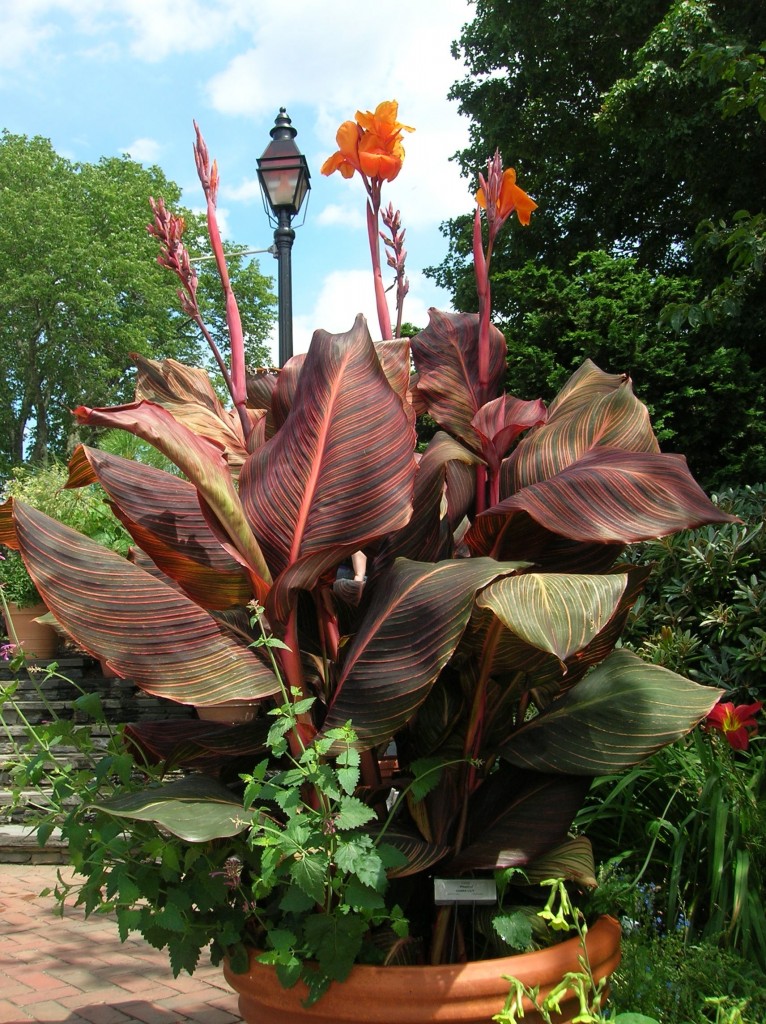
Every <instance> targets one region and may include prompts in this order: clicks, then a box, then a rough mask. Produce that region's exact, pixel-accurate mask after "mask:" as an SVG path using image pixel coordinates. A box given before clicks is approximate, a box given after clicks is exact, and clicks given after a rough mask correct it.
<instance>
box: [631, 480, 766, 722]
mask: <svg viewBox="0 0 766 1024" xmlns="http://www.w3.org/2000/svg"><path fill="white" fill-rule="evenodd" d="M713 500H714V501H715V502H716V503H717V504H718V505H719V507H721V508H723V509H726V510H727V511H728V512H730V513H732V514H733V515H736V516H738V517H739V518H740V519H741V520H742V522H741V523H727V524H724V525H722V526H718V527H704V528H702V529H700V530H694V531H687V532H684V533H679V534H676V535H675V536H673V537H665V538H663V539H661V540H657V541H650V542H648V543H647V544H644V545H642V546H641V547H640V548H637V549H636V550H635V552H634V554H633V555H632V556H631V557H633V558H635V559H636V560H637V561H639V562H643V563H644V564H650V565H652V568H653V572H652V575H651V577H650V579H649V582H648V584H647V587H646V589H645V591H644V593H643V594H642V596H641V597H640V598H639V600H638V601H637V602H636V605H635V606H634V613H633V615H632V617H631V619H630V620H629V621H628V624H627V627H626V630H625V633H624V638H623V639H624V643H626V644H627V645H628V646H630V647H632V648H633V649H634V650H636V651H638V652H639V653H640V654H642V655H643V656H644V657H646V658H647V659H649V660H651V661H653V662H655V663H656V664H660V665H664V666H665V667H666V668H671V669H673V671H676V672H682V673H684V674H688V675H689V676H691V677H692V678H693V679H697V680H698V681H699V682H702V683H706V684H708V685H713V686H720V687H723V688H724V689H725V690H727V691H728V696H727V698H726V699H728V700H732V701H734V702H735V703H752V702H753V701H756V700H763V699H764V698H766V632H765V631H764V623H766V485H763V484H761V485H754V486H745V487H738V488H727V489H725V490H722V491H720V492H719V493H718V494H714V495H713Z"/></svg>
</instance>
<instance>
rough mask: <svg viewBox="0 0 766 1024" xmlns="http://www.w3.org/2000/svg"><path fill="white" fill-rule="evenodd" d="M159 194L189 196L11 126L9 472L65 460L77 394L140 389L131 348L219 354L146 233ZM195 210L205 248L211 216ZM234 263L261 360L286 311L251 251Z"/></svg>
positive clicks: (2, 282)
mask: <svg viewBox="0 0 766 1024" xmlns="http://www.w3.org/2000/svg"><path fill="white" fill-rule="evenodd" d="M150 196H155V197H159V196H162V197H163V198H164V199H165V201H166V203H167V204H168V205H169V206H171V207H174V208H178V202H179V199H180V189H179V188H178V186H177V185H175V184H174V183H173V182H172V181H169V180H168V179H167V178H166V177H165V175H164V174H163V173H162V171H161V170H160V169H159V168H158V167H151V168H145V167H143V166H142V165H141V164H138V163H136V162H134V161H133V160H130V159H129V158H127V157H120V158H106V157H105V158H103V159H101V160H100V161H99V162H98V163H96V164H87V163H79V164H78V163H72V162H71V161H69V160H67V159H65V158H64V157H62V156H60V155H59V154H57V153H56V152H55V151H54V149H53V148H52V146H51V143H50V142H49V141H48V140H47V139H44V138H41V137H34V138H29V137H27V136H23V135H13V134H11V133H9V132H7V131H5V132H3V134H2V137H1V138H0V197H2V201H1V204H0V209H1V212H2V216H0V371H1V372H2V375H3V380H4V381H5V388H6V399H5V401H4V402H3V403H2V407H1V408H0V428H1V429H0V475H4V474H5V473H6V472H7V470H8V468H9V467H10V466H11V465H13V464H18V463H20V462H22V461H25V460H29V461H34V462H40V461H45V460H46V459H47V458H48V457H49V456H56V457H59V458H64V457H65V456H66V454H67V451H68V449H69V448H70V447H71V441H72V437H71V434H72V429H73V428H72V418H71V415H70V410H71V409H73V408H75V407H76V406H77V405H80V404H84V403H85V404H88V405H108V404H112V403H114V402H119V401H125V400H130V398H131V397H132V374H131V372H130V368H131V365H132V364H131V358H130V353H132V352H139V353H141V354H143V355H149V356H152V357H155V358H166V357H172V358H176V359H180V360H183V361H186V362H190V363H192V364H195V365H201V364H205V365H206V364H207V362H208V356H207V351H206V348H205V347H204V346H203V343H202V340H201V338H200V337H198V334H197V331H196V328H195V327H194V325H193V324H191V323H190V322H189V321H188V319H187V318H186V317H185V316H184V315H183V314H182V313H181V312H180V311H179V307H178V299H177V295H176V282H175V279H174V278H173V276H172V275H171V274H170V273H169V272H168V271H167V270H165V269H163V268H162V267H159V266H158V265H157V262H156V258H157V253H158V248H157V244H156V242H155V240H154V239H152V238H151V237H150V236H149V234H148V233H147V231H146V225H147V223H148V222H149V220H150V219H151V209H150V207H149V197H150ZM184 217H185V219H186V220H187V222H188V231H189V236H190V239H189V243H188V244H189V248H190V250H191V251H192V252H195V249H196V247H197V246H200V247H202V246H203V239H204V235H203V231H202V225H201V219H200V218H199V217H197V216H195V215H193V214H190V213H188V212H184ZM196 251H198V252H201V253H206V252H207V251H208V250H207V249H206V248H200V249H197V250H196ZM195 254H196V253H195ZM201 267H204V269H202V270H201V271H200V292H201V295H202V297H203V303H204V305H205V307H206V310H205V311H206V312H207V314H208V317H209V320H210V323H211V327H212V329H213V332H214V334H216V335H217V337H218V340H219V341H221V342H223V340H224V339H223V337H222V331H221V327H222V313H221V311H222V309H223V303H222V300H221V298H220V296H219V294H218V293H217V292H216V290H215V284H214V282H213V281H212V277H213V272H212V269H210V265H209V264H207V265H205V264H201ZM231 269H232V281H233V283H234V287H235V291H236V292H237V294H238V297H239V298H240V301H241V305H242V314H243V324H244V328H245V332H246V334H247V337H248V339H249V345H250V350H249V358H250V359H251V361H252V362H254V363H261V362H263V361H265V360H266V359H267V358H268V350H267V349H266V348H265V345H264V343H265V341H266V338H267V336H268V333H269V330H270V327H271V324H272V322H273V319H274V303H275V300H274V296H273V295H272V293H271V291H270V287H271V282H270V280H269V279H268V278H265V277H263V276H262V275H261V274H260V273H259V271H258V269H257V267H256V266H255V265H253V264H246V263H245V262H244V260H243V259H242V258H241V257H237V256H233V257H232V267H231ZM219 290H220V289H219Z"/></svg>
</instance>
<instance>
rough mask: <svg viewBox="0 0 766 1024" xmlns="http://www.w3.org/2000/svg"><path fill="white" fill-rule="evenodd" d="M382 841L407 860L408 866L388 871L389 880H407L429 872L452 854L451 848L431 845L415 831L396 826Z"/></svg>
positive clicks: (441, 844)
mask: <svg viewBox="0 0 766 1024" xmlns="http://www.w3.org/2000/svg"><path fill="white" fill-rule="evenodd" d="M381 841H382V842H384V843H388V844H389V845H390V846H393V847H394V849H396V850H398V851H399V853H401V854H402V855H403V856H404V857H406V858H407V862H406V864H400V865H397V866H396V867H393V868H389V869H388V871H387V872H386V874H387V875H388V877H389V878H406V877H407V875H417V874H420V873H421V872H423V871H428V870H429V869H430V868H432V867H433V866H434V864H438V863H439V861H441V860H444V858H445V857H446V856H447V854H448V853H449V852H450V848H449V846H447V845H445V844H443V843H429V842H427V841H426V840H425V839H424V838H423V837H422V836H421V835H419V834H418V833H417V832H416V831H415V830H414V829H406V828H404V827H403V826H402V825H396V824H395V825H392V826H391V827H390V828H387V829H386V831H385V832H384V833H383V838H382V840H381Z"/></svg>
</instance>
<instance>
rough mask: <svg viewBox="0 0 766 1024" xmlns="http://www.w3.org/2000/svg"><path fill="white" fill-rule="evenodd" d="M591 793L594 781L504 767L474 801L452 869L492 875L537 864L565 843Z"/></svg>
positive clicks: (470, 804) (470, 807)
mask: <svg viewBox="0 0 766 1024" xmlns="http://www.w3.org/2000/svg"><path fill="white" fill-rule="evenodd" d="M589 788H590V780H589V779H583V778H577V777H576V776H556V775H540V774H537V773H536V772H529V773H527V772H519V771H515V770H510V769H509V767H508V765H501V767H500V769H499V770H498V771H496V772H495V773H494V774H493V775H491V776H490V777H489V778H488V779H487V780H486V781H485V783H484V785H483V786H482V787H481V789H480V790H479V791H478V793H477V794H476V795H475V797H473V798H472V799H471V801H470V803H469V805H468V828H467V831H466V843H465V845H464V846H463V849H462V850H461V851H460V852H459V853H458V854H457V856H456V857H455V858H454V860H453V861H452V862H451V863H450V865H449V867H450V868H451V869H454V870H458V871H468V870H474V871H488V870H493V869H495V868H510V867H520V866H523V865H525V864H529V863H530V862H531V861H535V860H537V858H538V857H540V856H542V855H543V854H544V853H547V852H548V851H549V850H551V849H554V848H555V847H556V846H558V845H560V844H561V843H562V842H564V840H565V839H566V837H567V832H568V830H569V827H570V825H571V824H572V821H573V820H574V816H575V815H576V814H577V812H578V811H579V809H580V807H581V806H582V803H583V801H584V799H585V796H586V794H587V792H588V790H589Z"/></svg>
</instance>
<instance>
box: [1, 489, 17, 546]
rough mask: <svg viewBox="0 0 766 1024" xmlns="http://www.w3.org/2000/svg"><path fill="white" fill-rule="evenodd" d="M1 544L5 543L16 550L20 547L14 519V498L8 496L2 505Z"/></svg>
mask: <svg viewBox="0 0 766 1024" xmlns="http://www.w3.org/2000/svg"><path fill="white" fill-rule="evenodd" d="M0 544H5V546H6V547H7V548H13V550H14V551H18V549H19V540H18V537H17V536H16V524H15V523H14V521H13V498H7V499H6V500H5V501H4V502H3V503H2V505H0Z"/></svg>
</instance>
